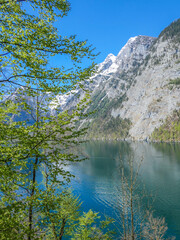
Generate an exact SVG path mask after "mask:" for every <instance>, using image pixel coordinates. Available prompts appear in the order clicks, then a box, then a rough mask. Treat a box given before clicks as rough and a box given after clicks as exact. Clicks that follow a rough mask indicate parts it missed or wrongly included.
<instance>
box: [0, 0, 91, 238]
mask: <svg viewBox="0 0 180 240" xmlns="http://www.w3.org/2000/svg"><path fill="white" fill-rule="evenodd" d="M69 9H70V3H69V2H68V1H66V0H42V1H40V0H31V1H21V0H0V19H1V24H0V47H1V52H0V89H1V92H0V97H1V98H0V197H1V203H0V214H1V220H0V229H1V231H0V238H1V239H18V240H20V239H28V240H31V239H40V237H41V236H42V235H43V232H44V227H45V226H46V228H45V229H49V227H50V226H52V224H56V225H55V231H57V233H56V234H57V235H58V234H60V233H58V229H59V228H60V229H61V228H62V224H63V223H62V220H63V219H64V218H66V221H67V223H68V224H70V222H71V221H72V220H73V219H72V218H70V215H71V214H72V212H73V211H76V209H77V208H78V203H77V201H76V200H75V199H74V197H71V196H70V194H69V193H65V192H61V194H60V195H58V194H57V191H56V189H61V186H62V185H64V184H65V183H67V182H69V181H70V178H71V177H72V174H71V173H70V172H69V171H68V170H66V168H65V167H66V166H67V165H68V164H70V163H72V162H75V161H79V160H81V159H82V157H80V156H79V155H77V154H76V153H75V150H74V149H75V147H77V145H78V144H79V137H80V136H82V135H83V134H84V133H85V130H84V129H81V130H80V131H78V130H77V129H76V128H75V124H76V122H77V121H78V119H79V118H83V117H85V116H86V114H83V110H84V109H85V108H86V106H87V104H88V101H89V96H88V93H85V97H84V99H82V100H81V101H79V103H78V104H77V106H76V107H74V109H72V110H71V111H69V112H68V111H64V112H61V111H60V109H58V108H57V109H56V115H50V113H49V112H48V109H47V105H48V104H49V103H50V102H51V101H52V100H53V99H54V97H55V96H56V95H57V94H63V93H67V92H69V91H71V90H73V89H76V88H77V86H78V87H79V88H81V89H82V90H84V91H85V89H84V82H85V81H86V80H87V79H89V77H90V76H91V74H92V72H93V71H94V69H95V68H94V67H95V65H94V63H92V64H91V65H90V66H89V67H88V68H82V67H81V63H82V61H83V59H84V58H85V59H89V60H93V59H94V57H95V54H94V53H93V49H92V48H91V46H88V44H87V41H79V40H77V39H76V36H69V37H67V36H65V37H63V36H61V35H59V34H58V30H57V29H56V27H55V25H54V23H55V21H56V20H57V19H59V18H62V17H64V16H66V15H67V13H68V11H69ZM57 54H59V55H62V56H63V55H65V56H66V57H69V59H70V61H71V63H72V68H71V69H70V70H69V69H66V68H65V67H64V66H61V67H60V68H57V67H52V66H51V65H50V64H49V59H50V57H51V58H52V57H53V56H55V55H57ZM42 166H44V168H45V170H44V171H43V170H42V169H43V168H42ZM42 174H44V178H45V183H41V181H40V179H38V178H41V177H42ZM65 200H66V201H65ZM64 208H65V210H64ZM73 208H74V210H73ZM52 213H53V214H52ZM72 215H73V214H72ZM73 216H74V217H75V215H73ZM58 221H59V222H58ZM72 226H73V225H72ZM48 234H50V232H49V233H48ZM58 236H59V235H58Z"/></svg>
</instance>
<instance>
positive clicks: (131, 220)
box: [118, 155, 174, 240]
mask: <svg viewBox="0 0 180 240" xmlns="http://www.w3.org/2000/svg"><path fill="white" fill-rule="evenodd" d="M142 162H143V158H141V161H140V162H135V160H134V157H133V155H130V156H129V158H128V159H127V162H124V161H121V166H120V170H121V185H120V189H119V190H118V191H119V193H120V194H119V196H118V197H119V202H120V208H119V213H120V217H119V226H118V228H119V229H120V233H119V236H118V239H122V240H135V239H145V240H146V239H147V240H149V239H156V240H163V239H171V240H172V239H174V238H173V237H170V238H167V237H166V232H167V229H168V228H167V224H166V222H165V219H164V218H160V217H154V216H153V211H152V206H151V202H152V201H153V198H152V196H150V195H147V194H146V191H145V188H144V187H143V184H142V183H141V182H140V180H139V179H138V178H139V174H140V168H141V165H142Z"/></svg>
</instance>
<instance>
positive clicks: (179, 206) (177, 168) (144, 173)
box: [70, 141, 180, 239]
mask: <svg viewBox="0 0 180 240" xmlns="http://www.w3.org/2000/svg"><path fill="white" fill-rule="evenodd" d="M81 150H82V152H84V153H85V154H87V155H88V156H89V159H88V160H85V161H83V162H80V163H76V164H74V165H73V166H71V167H70V170H71V172H73V173H74V175H75V176H76V178H75V179H74V180H73V181H72V183H71V185H72V187H73V189H74V192H75V193H76V194H78V195H79V196H80V199H81V201H83V204H82V208H83V210H84V211H88V209H93V210H94V211H97V212H100V214H102V215H104V214H105V215H109V216H111V217H114V218H115V219H117V220H118V219H119V217H120V216H119V215H118V211H119V209H120V208H121V206H122V199H121V197H120V195H121V190H120V189H121V188H120V186H121V170H120V169H121V165H122V164H121V162H122V161H123V162H124V168H125V169H126V167H127V162H128V159H129V158H130V157H131V158H133V161H134V171H136V168H137V166H138V165H139V162H140V159H142V158H143V161H142V164H141V167H140V173H139V176H138V181H139V186H140V188H141V186H144V187H145V190H146V194H147V195H148V196H150V195H153V201H152V202H151V207H152V209H153V210H154V214H155V216H160V217H164V218H165V220H166V223H167V225H168V235H171V236H172V235H173V236H176V239H180V144H179V143H178V144H168V143H145V142H100V141H96V142H88V143H86V144H84V145H83V146H82V149H81ZM144 187H142V189H144ZM138 194H139V196H140V197H141V194H142V190H141V189H140V191H138ZM145 206H146V203H145V202H144V203H142V207H144V208H145Z"/></svg>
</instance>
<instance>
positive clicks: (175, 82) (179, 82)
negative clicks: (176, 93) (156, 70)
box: [169, 78, 180, 85]
mask: <svg viewBox="0 0 180 240" xmlns="http://www.w3.org/2000/svg"><path fill="white" fill-rule="evenodd" d="M169 84H173V85H180V78H176V79H170V80H169Z"/></svg>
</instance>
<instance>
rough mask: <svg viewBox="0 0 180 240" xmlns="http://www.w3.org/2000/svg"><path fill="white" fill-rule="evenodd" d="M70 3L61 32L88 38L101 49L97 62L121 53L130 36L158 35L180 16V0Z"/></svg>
mask: <svg viewBox="0 0 180 240" xmlns="http://www.w3.org/2000/svg"><path fill="white" fill-rule="evenodd" d="M70 3H71V10H70V12H69V14H68V16H67V17H64V18H63V19H60V20H59V21H58V22H57V27H58V29H59V33H60V34H62V35H67V36H68V35H71V34H77V36H78V38H79V39H81V40H85V39H88V41H89V43H90V44H93V46H94V47H96V51H97V52H100V55H99V56H98V57H97V58H96V62H97V63H100V62H102V61H104V59H105V58H106V56H107V55H108V54H109V53H113V54H114V55H117V54H118V52H119V51H120V49H121V48H122V47H123V46H124V45H125V44H126V42H127V41H128V39H129V38H130V37H134V36H137V35H146V36H153V37H158V35H159V34H160V32H161V31H162V30H163V29H164V28H165V27H166V26H168V25H169V24H170V23H171V22H173V21H174V20H176V19H178V18H180V0H70ZM56 61H57V62H56V63H57V64H58V59H56Z"/></svg>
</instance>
